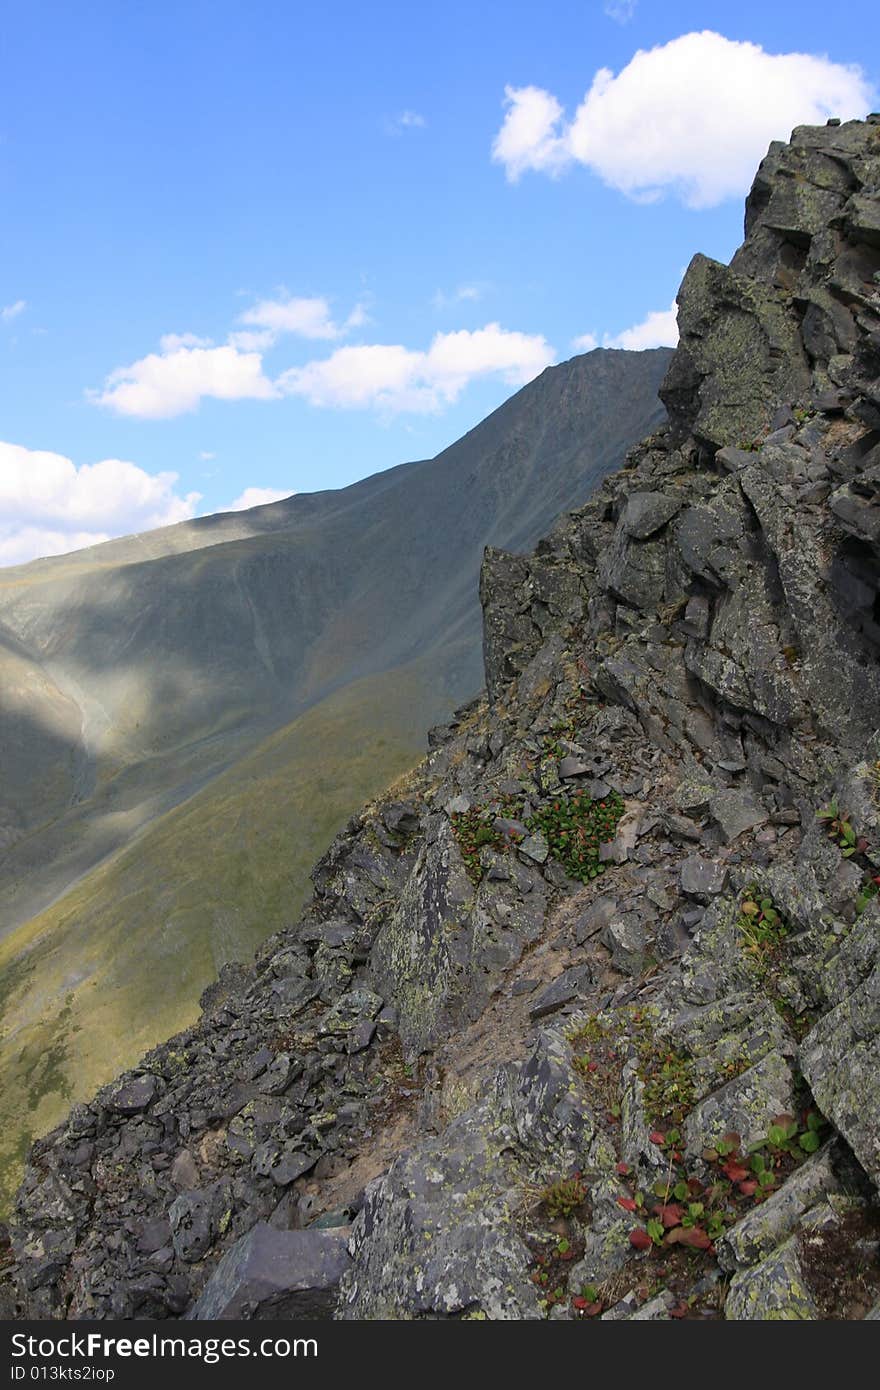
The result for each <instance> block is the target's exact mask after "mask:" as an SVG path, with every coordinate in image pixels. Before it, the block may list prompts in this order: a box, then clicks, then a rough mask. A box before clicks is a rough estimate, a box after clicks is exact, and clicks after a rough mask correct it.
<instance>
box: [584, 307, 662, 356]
mask: <svg viewBox="0 0 880 1390" xmlns="http://www.w3.org/2000/svg"><path fill="white" fill-rule="evenodd" d="M677 342H678V309H677V307H676V304H675V300H673V301H672V303H671V304H670V306H669V308H668V309H655V310H654V311H653V312H652V313H650V314H647V315H646V316H645V318H643V319H642V321H641V323H635V324H633V326H632V328H624V330H623V332H622V333H615V334H608V333H606V334H605V335H604V337H603V339H602V346H603V347H609V348H628V349H629V350H630V352H643V351H644V350H645V349H646V348H657V347H675V345H676V343H677Z"/></svg>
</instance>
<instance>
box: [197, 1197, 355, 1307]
mask: <svg viewBox="0 0 880 1390" xmlns="http://www.w3.org/2000/svg"><path fill="white" fill-rule="evenodd" d="M347 1239H348V1230H347V1228H344V1227H343V1228H332V1229H321V1230H305V1231H279V1230H276V1229H275V1228H274V1227H273V1226H270V1225H269V1223H268V1222H266V1221H261V1222H258V1223H257V1225H255V1226H254V1227H252V1229H251V1230H250V1231H248V1233H247V1235H244V1236H242V1237H241V1238H240V1239H239V1240H237V1241H236V1242H235V1244H234V1245H232V1246H230V1248H229V1249H228V1250H227V1252H226V1254H225V1255H224V1256H223V1259H222V1260H221V1261H220V1263H219V1264H218V1265H217V1268H216V1269H215V1270H214V1273H213V1274H212V1275H211V1278H210V1279H209V1280H208V1282H207V1284H206V1285H205V1287H204V1289H203V1290H202V1292H201V1294H200V1296H199V1298H198V1299H197V1300H196V1302H195V1303H194V1304H193V1306H192V1308H191V1309H190V1311H189V1312H188V1313H187V1315H186V1316H187V1318H191V1319H193V1320H194V1321H199V1320H205V1321H214V1320H219V1319H223V1320H227V1319H229V1320H236V1321H238V1320H242V1319H245V1318H255V1319H257V1320H260V1321H266V1320H271V1319H274V1320H279V1319H282V1318H283V1319H290V1320H298V1319H309V1318H330V1317H332V1316H333V1311H334V1308H335V1306H336V1295H337V1291H338V1289H339V1281H340V1280H341V1278H342V1276H343V1274H344V1273H345V1271H346V1269H347V1268H348V1266H349V1264H350V1263H351V1261H350V1259H349V1256H348V1251H347V1248H346V1246H347Z"/></svg>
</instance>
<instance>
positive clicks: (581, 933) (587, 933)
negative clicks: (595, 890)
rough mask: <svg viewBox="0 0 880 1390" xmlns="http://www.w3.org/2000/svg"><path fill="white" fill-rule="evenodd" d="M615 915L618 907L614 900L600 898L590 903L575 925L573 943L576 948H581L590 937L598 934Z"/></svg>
mask: <svg viewBox="0 0 880 1390" xmlns="http://www.w3.org/2000/svg"><path fill="white" fill-rule="evenodd" d="M617 914H618V906H617V901H616V899H614V898H609V897H601V898H597V899H596V900H595V902H592V903H591V904H590V906H589V907H588V908H587V909H586V910H585V911H584V912H582V913H581V915H580V916H579V917H578V919H577V921H576V923H575V941H576V942H577V944H578V946H583V944H584V942H585V941H589V939H590V937H591V936H595V935H596V934H597V933H598V932H600V931H601V930H602V928H603V927H605V926H607V925H608V923H609V922H610V921H611V919H612V917H616V916H617Z"/></svg>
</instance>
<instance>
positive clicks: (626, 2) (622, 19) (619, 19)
mask: <svg viewBox="0 0 880 1390" xmlns="http://www.w3.org/2000/svg"><path fill="white" fill-rule="evenodd" d="M638 4H639V0H606V3H605V13H606V14H607V16H608V18H609V19H613V20H614V22H615V24H629V23H630V21H631V20H632V19H633V18H634V16H635V12H636V10H637V9H638Z"/></svg>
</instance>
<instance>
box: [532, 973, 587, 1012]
mask: <svg viewBox="0 0 880 1390" xmlns="http://www.w3.org/2000/svg"><path fill="white" fill-rule="evenodd" d="M592 985H593V972H592V970H591V968H590V966H589V965H573V966H572V967H571V969H569V970H564V971H563V972H562V974H561V975H559V976H557V978H556V979H555V980H554V981H553V983H552V984H549V985H548V986H547V988H546V989H544V990H542V991H541V993H540V994H539V995H538V997H537V999H536V1000H535V1002H534V1003H533V1004H532V1005H530V1007H529V1015H530V1017H531V1018H533V1019H539V1018H546V1017H547V1015H548V1014H552V1013H556V1011H557V1010H558V1009H562V1008H564V1007H565V1005H566V1004H573V1003H575V1001H576V1000H578V999H580V998H582V997H583V995H585V994H587V993H589V991H590V989H591V988H592Z"/></svg>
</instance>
